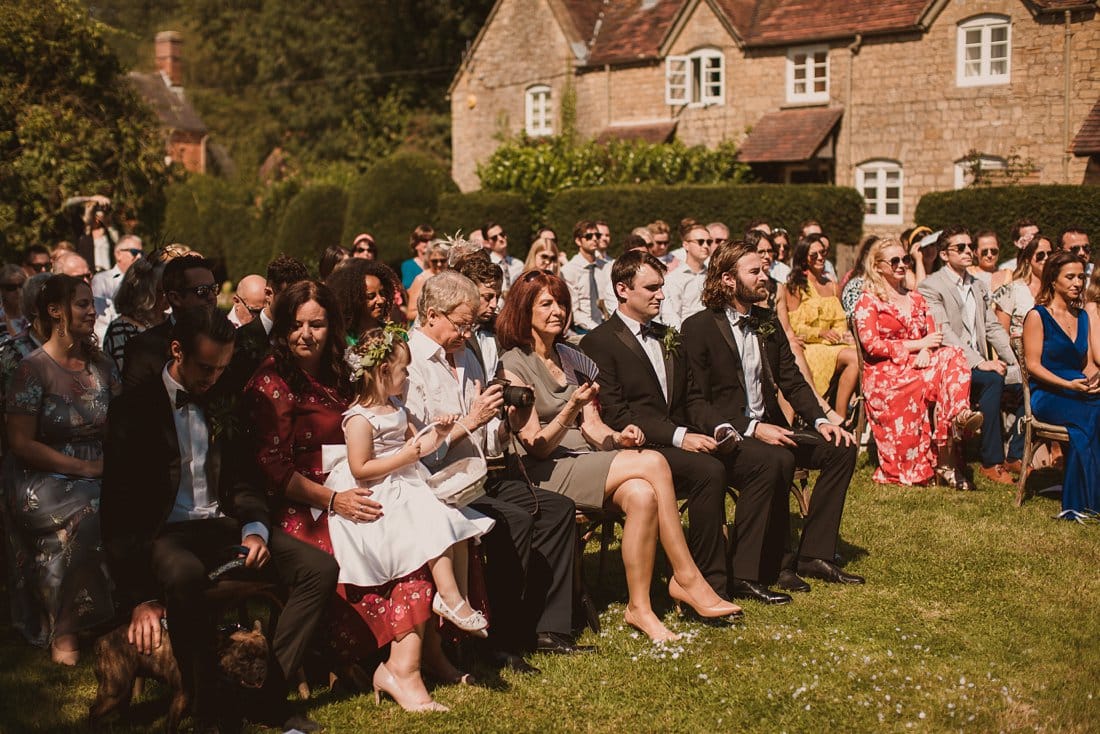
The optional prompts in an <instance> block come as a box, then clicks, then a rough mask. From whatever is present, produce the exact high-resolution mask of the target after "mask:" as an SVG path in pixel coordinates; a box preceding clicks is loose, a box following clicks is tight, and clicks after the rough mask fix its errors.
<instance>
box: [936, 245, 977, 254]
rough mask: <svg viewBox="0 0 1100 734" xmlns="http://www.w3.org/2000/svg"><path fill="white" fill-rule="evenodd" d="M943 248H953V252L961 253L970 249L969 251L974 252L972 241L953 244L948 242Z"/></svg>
mask: <svg viewBox="0 0 1100 734" xmlns="http://www.w3.org/2000/svg"><path fill="white" fill-rule="evenodd" d="M943 249H945V250H948V251H950V250H954V251H955V252H957V253H959V254H960V255H961V254H963V253H964V252H966V251H967V250H970V251H971V252H974V243H973V242H956V243H955V244H949V245H948V246H947V247H945V248H943Z"/></svg>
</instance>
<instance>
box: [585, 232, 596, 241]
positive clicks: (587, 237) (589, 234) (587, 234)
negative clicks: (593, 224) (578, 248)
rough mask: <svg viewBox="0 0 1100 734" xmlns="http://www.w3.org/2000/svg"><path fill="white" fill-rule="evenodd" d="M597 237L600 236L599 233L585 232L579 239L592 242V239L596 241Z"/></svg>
mask: <svg viewBox="0 0 1100 734" xmlns="http://www.w3.org/2000/svg"><path fill="white" fill-rule="evenodd" d="M599 236H600V233H599V232H585V233H584V234H582V235H581V239H582V240H594V239H598V238H599Z"/></svg>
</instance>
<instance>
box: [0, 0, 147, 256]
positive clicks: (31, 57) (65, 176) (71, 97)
mask: <svg viewBox="0 0 1100 734" xmlns="http://www.w3.org/2000/svg"><path fill="white" fill-rule="evenodd" d="M165 178H166V171H165V166H164V141H163V139H162V138H161V135H160V132H159V126H158V124H157V122H156V120H155V119H154V117H153V115H152V112H151V111H150V110H149V109H148V108H146V107H145V105H144V104H143V103H142V102H141V101H140V100H139V99H138V97H137V95H136V93H135V92H134V90H133V88H132V87H131V86H130V84H129V83H128V82H127V80H126V79H125V77H123V76H122V68H121V66H120V64H119V62H118V59H117V58H116V57H115V55H114V54H113V53H112V51H111V50H110V49H109V48H108V46H107V43H106V42H105V41H104V38H103V27H102V26H101V25H100V24H99V23H98V22H97V21H95V20H93V19H91V18H90V17H89V15H88V12H87V10H86V9H85V8H84V7H83V6H82V5H81V4H80V3H78V2H76V0H36V1H35V2H30V3H22V2H5V3H0V233H2V235H3V237H4V240H5V242H4V248H5V250H7V252H5V254H6V255H8V256H11V254H12V251H13V250H17V249H21V248H23V247H26V246H27V245H29V244H33V243H40V242H47V241H50V240H52V239H56V238H57V237H60V236H71V235H70V233H69V232H66V217H65V215H64V212H62V211H61V205H62V204H63V202H64V201H65V199H67V198H68V197H70V196H73V195H88V194H105V195H107V196H110V197H111V198H112V199H113V200H114V201H115V202H116V204H118V205H120V206H126V207H132V208H134V209H135V210H136V211H137V212H138V214H139V217H140V218H141V219H142V220H143V221H146V222H150V221H153V222H155V220H157V219H158V218H159V214H160V212H161V210H162V208H163V185H164V182H165Z"/></svg>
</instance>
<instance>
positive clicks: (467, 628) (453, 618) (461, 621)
mask: <svg viewBox="0 0 1100 734" xmlns="http://www.w3.org/2000/svg"><path fill="white" fill-rule="evenodd" d="M462 607H466V608H467V609H469V610H470V613H469V614H468V615H466V616H465V617H460V616H458V610H459V609H461V608H462ZM432 611H433V612H435V613H436V614H438V615H439V616H440V617H442V618H443V619H445V620H447V621H448V622H450V623H451V624H453V625H454V626H455V627H458V628H459V629H460V630H462V631H463V632H469V633H470V634H472V635H474V636H475V637H482V638H485V637H488V636H489V621H488V620H487V619H485V615H483V614H482V613H481V612H479V611H478V610H476V609H474V608H473V607H471V606H470V605H469V604H467V603H466V600H465V599H463V600H462V601H460V602H459V603H458V605H457V606H455V608H454V609H452V608H451V607H449V606H447V602H445V601H443V597H442V596H440V595H439V594H436V595H435V598H433V599H432Z"/></svg>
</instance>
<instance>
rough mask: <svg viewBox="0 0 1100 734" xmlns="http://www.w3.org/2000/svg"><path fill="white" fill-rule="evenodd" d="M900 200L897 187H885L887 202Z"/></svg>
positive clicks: (899, 190) (899, 191)
mask: <svg viewBox="0 0 1100 734" xmlns="http://www.w3.org/2000/svg"><path fill="white" fill-rule="evenodd" d="M900 198H901V189H899V188H898V187H897V186H887V187H886V199H887V200H888V201H897V200H898V199H900Z"/></svg>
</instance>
